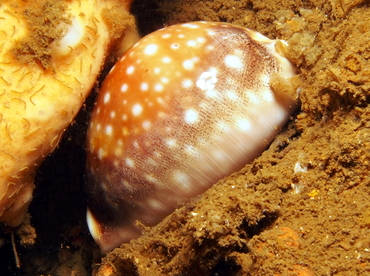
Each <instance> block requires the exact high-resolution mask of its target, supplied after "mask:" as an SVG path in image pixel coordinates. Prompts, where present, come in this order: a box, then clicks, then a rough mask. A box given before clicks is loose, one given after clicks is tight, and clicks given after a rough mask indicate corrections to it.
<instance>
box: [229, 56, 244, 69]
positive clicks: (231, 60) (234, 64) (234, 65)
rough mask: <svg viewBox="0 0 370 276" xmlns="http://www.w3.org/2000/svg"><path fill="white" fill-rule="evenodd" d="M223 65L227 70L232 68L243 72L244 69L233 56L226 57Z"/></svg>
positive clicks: (237, 58)
mask: <svg viewBox="0 0 370 276" xmlns="http://www.w3.org/2000/svg"><path fill="white" fill-rule="evenodd" d="M225 65H226V66H227V67H229V68H234V69H237V70H243V68H244V64H243V62H242V60H241V59H240V58H239V57H237V56H234V55H227V56H226V57H225Z"/></svg>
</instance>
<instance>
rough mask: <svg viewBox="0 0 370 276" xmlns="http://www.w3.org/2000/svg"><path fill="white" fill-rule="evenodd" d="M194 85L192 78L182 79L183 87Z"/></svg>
mask: <svg viewBox="0 0 370 276" xmlns="http://www.w3.org/2000/svg"><path fill="white" fill-rule="evenodd" d="M192 86H193V81H192V80H190V79H186V80H183V81H182V87H183V88H190V87H192Z"/></svg>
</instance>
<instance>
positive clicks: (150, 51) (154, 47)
mask: <svg viewBox="0 0 370 276" xmlns="http://www.w3.org/2000/svg"><path fill="white" fill-rule="evenodd" d="M157 49H158V46H157V45H156V44H149V45H148V46H146V47H145V49H144V54H147V55H153V54H155V52H157Z"/></svg>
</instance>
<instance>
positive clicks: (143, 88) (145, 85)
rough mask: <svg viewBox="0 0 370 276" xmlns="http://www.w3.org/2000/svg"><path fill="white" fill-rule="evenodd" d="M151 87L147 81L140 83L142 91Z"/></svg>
mask: <svg viewBox="0 0 370 276" xmlns="http://www.w3.org/2000/svg"><path fill="white" fill-rule="evenodd" d="M148 88H149V86H148V84H147V83H146V82H143V83H142V84H141V85H140V89H141V91H147V90H148Z"/></svg>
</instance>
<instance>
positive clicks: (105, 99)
mask: <svg viewBox="0 0 370 276" xmlns="http://www.w3.org/2000/svg"><path fill="white" fill-rule="evenodd" d="M103 100H104V103H105V104H106V103H107V102H109V100H110V93H109V92H107V93H106V94H105V95H104V99H103Z"/></svg>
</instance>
